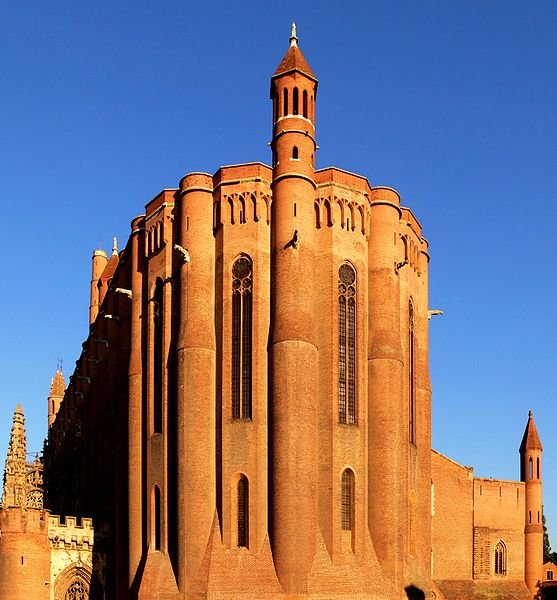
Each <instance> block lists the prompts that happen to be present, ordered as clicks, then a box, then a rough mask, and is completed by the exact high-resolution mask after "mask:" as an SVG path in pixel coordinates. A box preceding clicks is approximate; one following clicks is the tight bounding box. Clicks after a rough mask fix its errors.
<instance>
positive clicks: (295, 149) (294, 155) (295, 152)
mask: <svg viewBox="0 0 557 600" xmlns="http://www.w3.org/2000/svg"><path fill="white" fill-rule="evenodd" d="M292 158H293V159H294V160H297V159H298V158H299V156H298V146H293V147H292Z"/></svg>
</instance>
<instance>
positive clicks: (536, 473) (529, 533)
mask: <svg viewBox="0 0 557 600" xmlns="http://www.w3.org/2000/svg"><path fill="white" fill-rule="evenodd" d="M530 414H531V413H530ZM530 418H531V419H532V417H531V416H530ZM522 460H523V461H524V471H523V473H524V481H525V486H524V487H525V509H526V518H525V527H524V580H525V582H526V587H527V588H528V590H529V591H530V593H531V594H532V596H536V594H538V592H539V585H540V582H541V580H542V571H543V514H542V510H543V506H542V504H543V498H542V472H541V469H542V449H541V444H540V447H539V448H534V447H532V448H526V452H525V453H524V454H523V459H522Z"/></svg>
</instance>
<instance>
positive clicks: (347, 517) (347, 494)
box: [340, 469, 354, 531]
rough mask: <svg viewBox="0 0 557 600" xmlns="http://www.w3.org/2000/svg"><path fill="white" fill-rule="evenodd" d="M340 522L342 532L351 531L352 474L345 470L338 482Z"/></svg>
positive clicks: (352, 510)
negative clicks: (339, 490) (339, 488)
mask: <svg viewBox="0 0 557 600" xmlns="http://www.w3.org/2000/svg"><path fill="white" fill-rule="evenodd" d="M340 487H341V492H340V493H341V498H340V511H341V512H340V520H341V528H342V530H343V531H352V529H353V527H354V473H353V472H352V471H351V470H350V469H345V470H344V471H343V473H342V478H341V482H340Z"/></svg>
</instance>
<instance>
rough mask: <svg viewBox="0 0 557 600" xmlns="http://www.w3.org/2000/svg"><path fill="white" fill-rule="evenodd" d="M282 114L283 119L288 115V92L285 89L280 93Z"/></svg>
mask: <svg viewBox="0 0 557 600" xmlns="http://www.w3.org/2000/svg"><path fill="white" fill-rule="evenodd" d="M282 114H283V115H284V116H285V117H286V115H287V114H288V90H287V89H286V88H284V91H283V92H282Z"/></svg>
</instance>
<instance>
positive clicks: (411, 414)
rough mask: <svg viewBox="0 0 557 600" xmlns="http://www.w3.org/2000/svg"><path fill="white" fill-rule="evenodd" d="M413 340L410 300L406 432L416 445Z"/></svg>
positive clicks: (411, 305)
mask: <svg viewBox="0 0 557 600" xmlns="http://www.w3.org/2000/svg"><path fill="white" fill-rule="evenodd" d="M415 362H416V357H415V342H414V304H413V303H412V300H410V302H409V303H408V432H409V438H410V443H411V444H413V445H414V446H415V445H416V387H415V373H414V365H415Z"/></svg>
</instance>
